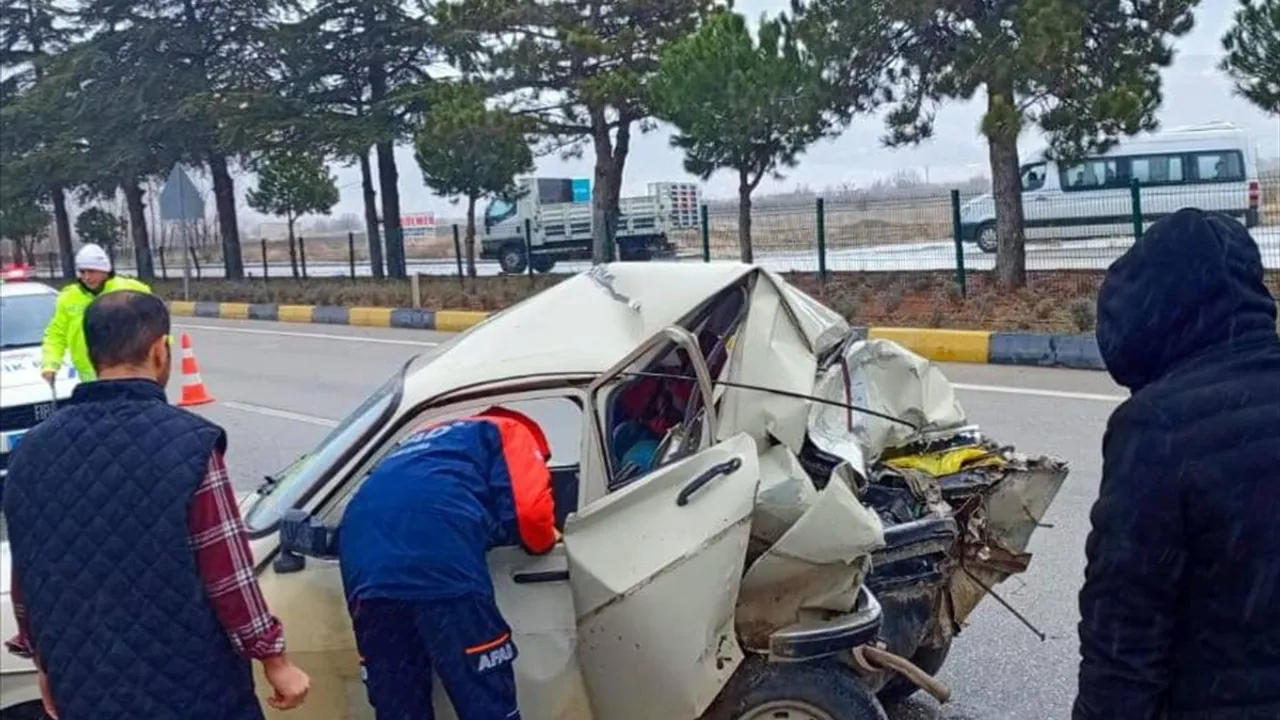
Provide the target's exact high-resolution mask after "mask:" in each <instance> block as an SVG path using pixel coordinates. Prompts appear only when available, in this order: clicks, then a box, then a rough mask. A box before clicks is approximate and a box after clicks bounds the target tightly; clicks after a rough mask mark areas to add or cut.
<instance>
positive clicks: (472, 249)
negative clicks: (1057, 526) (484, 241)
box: [462, 196, 533, 287]
mask: <svg viewBox="0 0 1280 720" xmlns="http://www.w3.org/2000/svg"><path fill="white" fill-rule="evenodd" d="M462 247H463V252H465V253H466V255H467V277H469V278H471V284H472V287H474V286H475V281H476V198H475V196H470V197H468V198H467V236H466V237H465V238H463V243H462ZM525 261H526V262H533V258H526V260H525Z"/></svg>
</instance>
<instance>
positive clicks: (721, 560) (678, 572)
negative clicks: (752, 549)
mask: <svg viewBox="0 0 1280 720" xmlns="http://www.w3.org/2000/svg"><path fill="white" fill-rule="evenodd" d="M668 344H669V345H668ZM664 347H678V348H680V349H681V350H683V351H685V354H686V357H687V358H688V359H689V361H690V362H691V363H692V366H691V367H688V369H692V370H693V371H694V374H695V375H696V376H697V381H696V383H694V384H695V385H696V387H695V389H694V390H693V393H694V394H695V395H696V397H691V398H690V402H689V404H688V405H687V408H688V410H689V411H688V412H687V413H686V424H685V426H684V427H682V428H677V429H674V430H675V432H673V433H672V435H671V437H675V436H677V435H679V436H680V438H681V439H680V440H679V441H678V442H677V443H673V444H672V445H673V447H672V450H673V452H670V453H665V452H662V451H659V453H658V454H659V457H660V459H659V461H658V464H657V467H656V469H652V470H648V471H646V472H644V473H643V474H640V475H639V476H636V477H632V478H629V479H628V481H627V482H626V483H625V484H622V485H621V486H619V484H618V483H613V482H608V483H605V484H606V485H607V486H608V487H609V488H610V489H611V491H608V490H605V489H604V488H603V487H602V488H600V489H601V490H602V492H600V493H599V494H597V495H595V498H594V500H591V501H589V503H588V504H587V506H586V507H584V508H583V509H582V510H580V511H579V512H578V513H576V514H575V515H571V516H570V517H569V519H568V522H567V523H566V526H565V547H566V550H567V554H568V558H569V582H570V586H571V588H572V591H573V601H574V608H575V613H576V615H577V624H578V657H579V661H580V662H581V665H582V669H583V674H584V676H585V679H586V684H587V689H588V694H589V695H590V697H591V706H592V711H593V712H592V715H593V716H594V717H597V718H608V720H642V719H643V720H648V719H649V718H659V717H660V718H664V719H665V720H694V718H697V717H698V716H700V715H702V713H703V712H704V711H705V710H706V709H707V707H708V706H709V705H710V704H711V702H712V701H713V700H714V699H715V697H716V695H717V694H718V693H719V692H720V689H721V688H722V687H723V686H724V684H725V682H727V680H728V679H729V677H730V676H732V675H733V673H734V671H735V670H736V669H737V667H738V665H739V664H740V663H741V661H742V656H743V655H742V649H741V648H740V647H739V645H738V640H737V637H736V634H735V628H734V607H735V605H736V603H737V597H738V585H739V583H740V581H741V578H742V574H743V569H744V564H745V562H746V553H747V542H748V540H749V538H750V534H751V518H752V512H753V509H754V507H755V496H756V489H757V486H758V485H759V482H760V468H759V462H758V458H757V450H756V444H755V441H754V440H752V439H751V438H750V437H749V436H747V435H745V434H743V435H736V436H734V437H731V438H728V439H726V440H725V441H723V442H721V443H719V444H718V445H714V446H710V447H707V445H708V444H709V443H710V442H712V440H711V439H712V438H714V437H715V412H714V407H713V406H711V405H710V403H708V402H707V401H708V400H709V399H710V394H711V382H710V377H709V374H708V373H707V368H706V365H705V362H704V359H703V357H702V353H701V351H700V350H699V348H698V345H697V341H696V340H695V339H694V338H693V336H692V335H691V334H690V333H688V331H685V330H683V329H680V328H675V327H670V328H666V329H665V330H664V331H662V332H661V333H659V335H658V336H656V337H654V338H653V339H651V340H650V341H649V342H647V343H645V344H644V345H642V346H641V347H639V348H637V350H636V351H635V352H634V353H632V354H631V355H630V356H629V357H628V358H627V359H625V360H624V361H623V362H621V363H620V364H619V366H618V367H617V368H616V369H615V372H611V373H607V374H605V375H604V376H603V377H602V378H601V379H600V380H598V381H597V382H596V383H593V388H592V390H590V391H589V392H588V395H589V397H591V398H592V402H593V404H594V405H595V407H594V409H595V411H596V414H595V418H596V420H597V422H598V423H599V425H598V426H597V428H596V430H597V432H598V433H599V434H600V436H601V437H602V438H607V437H609V435H610V433H609V429H610V428H609V423H608V420H610V419H612V416H613V413H612V412H611V407H612V406H611V403H610V400H609V396H608V390H607V388H616V383H617V381H618V379H619V378H620V377H625V375H626V373H627V372H634V371H636V370H639V369H640V368H638V367H636V365H637V364H639V363H642V362H644V361H645V359H647V358H652V357H653V355H654V354H655V353H658V352H660V351H661V350H662V349H663V348H664ZM602 396H603V397H602ZM601 418H604V419H605V421H601ZM663 445H667V443H666V442H664V443H663ZM674 445H679V446H680V448H681V449H680V451H674V450H675V447H674ZM605 472H606V474H609V473H610V472H611V471H609V470H606V471H605Z"/></svg>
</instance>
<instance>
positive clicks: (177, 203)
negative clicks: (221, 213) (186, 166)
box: [159, 165, 204, 222]
mask: <svg viewBox="0 0 1280 720" xmlns="http://www.w3.org/2000/svg"><path fill="white" fill-rule="evenodd" d="M159 204H160V219H161V220H177V221H181V222H191V221H194V220H203V219H204V198H203V197H201V195H200V190H199V189H198V188H196V184H195V183H194V182H191V178H190V177H189V176H188V175H187V173H186V172H185V171H183V169H182V168H181V167H180V166H178V165H174V166H173V170H172V171H170V172H169V179H168V180H166V181H165V183H164V189H162V190H161V191H160V203H159Z"/></svg>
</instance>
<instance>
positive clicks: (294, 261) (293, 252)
mask: <svg viewBox="0 0 1280 720" xmlns="http://www.w3.org/2000/svg"><path fill="white" fill-rule="evenodd" d="M287 222H288V224H289V267H290V268H291V269H292V270H293V279H294V280H297V279H298V240H297V238H295V237H294V236H293V223H294V219H293V218H292V217H290V218H289V219H288V221H287Z"/></svg>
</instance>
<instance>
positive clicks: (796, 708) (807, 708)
mask: <svg viewBox="0 0 1280 720" xmlns="http://www.w3.org/2000/svg"><path fill="white" fill-rule="evenodd" d="M738 720H834V718H832V717H831V714H830V713H827V712H824V711H822V710H819V709H818V708H816V707H814V706H813V705H810V704H809V703H807V702H801V701H799V700H774V701H773V702H768V703H765V704H764V705H761V706H759V707H755V708H752V709H750V710H748V711H747V712H746V713H744V714H743V715H740V716H739V717H738Z"/></svg>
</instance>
